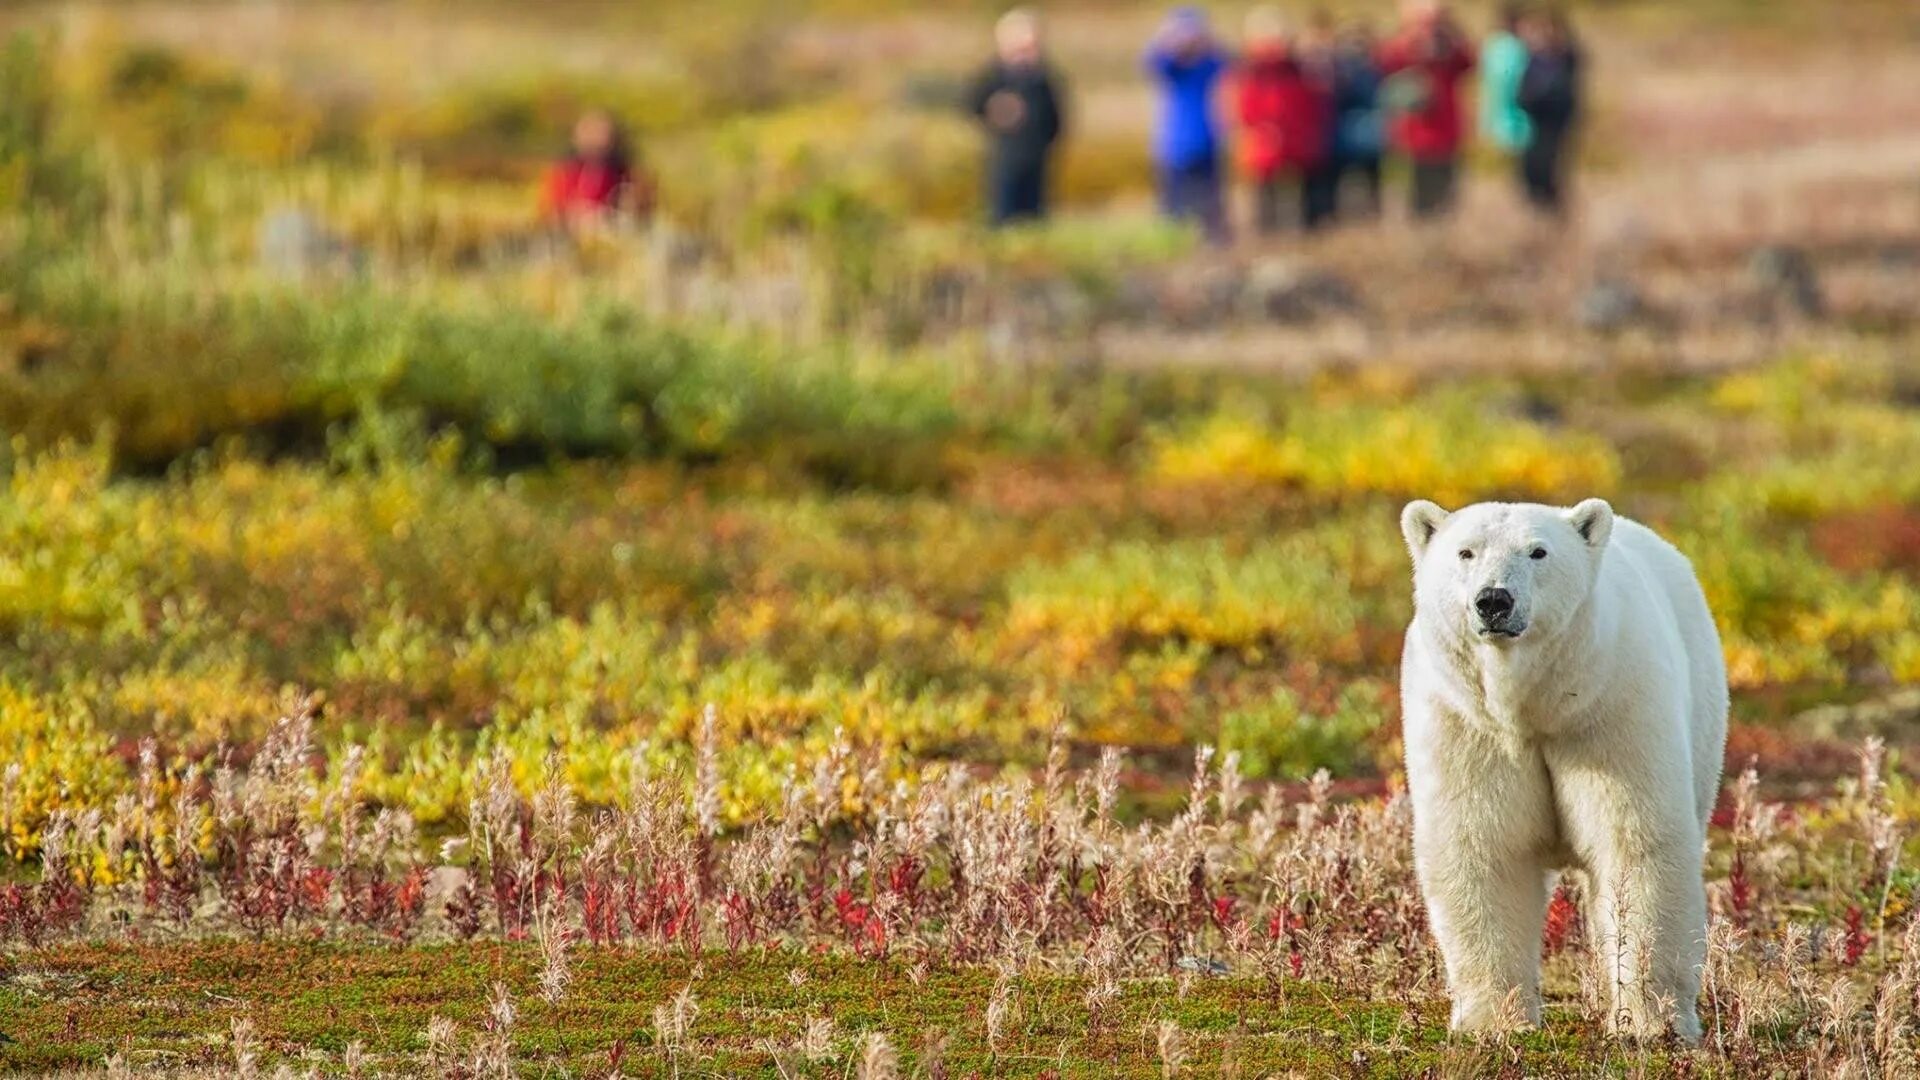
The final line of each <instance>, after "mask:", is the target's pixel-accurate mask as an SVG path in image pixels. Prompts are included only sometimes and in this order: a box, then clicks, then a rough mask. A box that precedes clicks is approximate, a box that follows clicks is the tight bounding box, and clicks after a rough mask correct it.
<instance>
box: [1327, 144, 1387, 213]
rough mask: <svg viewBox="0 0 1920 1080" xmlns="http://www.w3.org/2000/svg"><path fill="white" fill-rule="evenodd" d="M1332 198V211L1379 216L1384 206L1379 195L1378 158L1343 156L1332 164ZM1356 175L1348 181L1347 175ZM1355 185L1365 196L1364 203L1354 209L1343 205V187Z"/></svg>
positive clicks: (1344, 192) (1344, 193)
mask: <svg viewBox="0 0 1920 1080" xmlns="http://www.w3.org/2000/svg"><path fill="white" fill-rule="evenodd" d="M1333 169H1334V175H1333V199H1334V204H1333V208H1334V212H1335V213H1336V214H1340V215H1344V216H1348V217H1354V216H1357V217H1379V216H1380V210H1381V208H1382V207H1383V206H1385V205H1386V204H1385V202H1384V201H1383V199H1382V196H1381V193H1380V191H1381V186H1380V159H1379V158H1377V157H1364V158H1343V159H1341V160H1339V161H1338V162H1336V163H1335V164H1334V167H1333ZM1355 176H1357V177H1358V178H1359V179H1358V181H1357V182H1355V183H1349V182H1348V178H1349V177H1355ZM1355 186H1357V187H1358V188H1359V189H1360V191H1361V192H1362V194H1363V195H1364V197H1365V200H1366V201H1365V203H1364V204H1363V205H1362V207H1361V208H1360V209H1359V210H1358V211H1355V210H1354V209H1353V208H1351V207H1349V206H1346V205H1343V200H1344V198H1345V195H1346V191H1345V189H1347V188H1349V187H1355Z"/></svg>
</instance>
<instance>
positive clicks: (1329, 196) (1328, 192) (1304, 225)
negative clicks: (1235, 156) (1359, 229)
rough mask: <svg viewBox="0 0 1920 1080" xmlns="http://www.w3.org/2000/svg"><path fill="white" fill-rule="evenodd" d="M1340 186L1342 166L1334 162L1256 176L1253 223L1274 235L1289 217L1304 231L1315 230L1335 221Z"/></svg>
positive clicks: (1258, 228)
mask: <svg viewBox="0 0 1920 1080" xmlns="http://www.w3.org/2000/svg"><path fill="white" fill-rule="evenodd" d="M1339 189H1340V169H1339V167H1338V166H1337V165H1335V164H1333V163H1332V162H1328V163H1326V164H1324V165H1318V166H1315V167H1314V168H1311V169H1307V170H1305V171H1302V172H1297V173H1285V174H1275V175H1273V176H1269V177H1265V178H1262V179H1259V180H1255V181H1254V187H1253V223H1254V227H1255V228H1256V229H1257V230H1258V231H1259V232H1260V233H1261V234H1262V235H1272V234H1273V233H1277V232H1279V231H1280V230H1281V229H1282V228H1284V227H1285V224H1286V219H1288V218H1289V217H1290V218H1292V219H1293V221H1294V222H1295V223H1296V224H1298V225H1299V227H1300V229H1301V230H1302V231H1304V232H1312V231H1313V230H1315V229H1318V228H1320V227H1321V226H1323V225H1327V224H1329V223H1331V222H1332V221H1333V215H1334V210H1335V206H1336V202H1337V199H1338V192H1339Z"/></svg>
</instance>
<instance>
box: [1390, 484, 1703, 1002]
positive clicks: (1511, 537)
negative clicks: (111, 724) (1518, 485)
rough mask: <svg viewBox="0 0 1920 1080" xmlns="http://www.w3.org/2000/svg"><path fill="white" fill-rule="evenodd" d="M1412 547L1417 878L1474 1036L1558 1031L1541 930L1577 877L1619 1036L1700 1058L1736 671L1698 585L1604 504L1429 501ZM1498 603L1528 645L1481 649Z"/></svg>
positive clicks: (1410, 717)
mask: <svg viewBox="0 0 1920 1080" xmlns="http://www.w3.org/2000/svg"><path fill="white" fill-rule="evenodd" d="M1401 531H1402V532H1403V533H1405V535H1406V538H1407V546H1408V548H1409V550H1410V551H1411V552H1412V555H1413V563H1414V575H1413V577H1414V617H1413V623H1412V625H1410V626H1409V627H1408V628H1407V641H1406V650H1405V653H1404V655H1403V657H1402V665H1401V687H1400V690H1401V700H1402V707H1403V712H1404V716H1405V725H1406V748H1407V786H1408V788H1409V790H1410V793H1411V795H1412V799H1413V814H1414V861H1415V865H1416V867H1417V869H1418V873H1419V877H1420V886H1421V890H1422V892H1423V893H1424V894H1425V896H1426V901H1427V911H1428V915H1429V917H1430V919H1431V922H1432V924H1433V932H1434V936H1435V938H1436V939H1437V940H1438V941H1439V944H1440V951H1441V954H1442V956H1443V957H1444V959H1445V961H1446V968H1447V983H1448V987H1449V989H1450V991H1451V993H1452V997H1453V1027H1454V1029H1455V1030H1484V1029H1489V1028H1502V1027H1510V1026H1514V1025H1517V1024H1528V1023H1530V1024H1538V1023H1539V1021H1540V937H1541V926H1542V922H1543V920H1544V917H1545V907H1546V900H1547V895H1548V889H1549V886H1550V882H1551V877H1552V874H1553V872H1554V871H1555V870H1557V869H1561V868H1567V869H1572V870H1575V871H1582V872H1584V875H1585V878H1586V881H1587V889H1586V892H1587V897H1588V904H1587V917H1588V926H1589V929H1590V932H1591V940H1590V944H1591V946H1592V948H1593V950H1594V955H1595V958H1596V960H1597V962H1599V963H1600V965H1601V970H1602V972H1603V973H1604V975H1605V977H1606V981H1607V982H1608V983H1609V984H1610V986H1611V990H1612V995H1613V1003H1612V1007H1611V1009H1610V1010H1609V1013H1610V1015H1611V1016H1612V1018H1613V1019H1614V1020H1615V1021H1616V1023H1617V1024H1620V1025H1624V1026H1625V1027H1626V1028H1627V1030H1628V1031H1629V1033H1631V1034H1634V1035H1637V1036H1642V1037H1646V1036H1651V1035H1655V1034H1657V1033H1659V1032H1660V1031H1661V1030H1663V1029H1664V1028H1666V1027H1668V1026H1671V1027H1672V1029H1673V1030H1674V1031H1675V1032H1676V1033H1678V1034H1679V1035H1680V1036H1681V1037H1682V1038H1684V1039H1688V1040H1697V1039H1698V1038H1699V1035H1700V1021H1699V1019H1698V1017H1697V1014H1696V1012H1695V999H1696V997H1697V996H1698V994H1699V989H1700V967H1701V963H1702V961H1703V959H1704V957H1705V952H1706V929H1707V907H1706V894H1705V887H1704V884H1703V882H1702V866H1701V862H1702V857H1703V854H1704V851H1705V846H1706V827H1707V819H1708V818H1709V817H1710V816H1711V814H1712V813H1713V804H1714V799H1715V796H1716V793H1717V792H1718V790H1719V786H1720V766H1721V757H1722V754H1723V753H1724V750H1725V743H1726V731H1727V674H1726V664H1725V661H1724V659H1723V657H1722V654H1721V651H1720V638H1719V634H1718V633H1717V632H1716V631H1715V630H1714V625H1713V617H1712V615H1711V614H1710V613H1709V612H1708V611H1707V602H1706V597H1705V596H1704V595H1703V594H1702V593H1701V591H1700V584H1699V581H1698V579H1697V578H1696V577H1695V576H1694V573H1693V567H1692V566H1691V565H1690V564H1689V563H1688V562H1687V560H1686V557H1685V556H1683V555H1681V554H1680V553H1679V552H1678V551H1676V550H1674V548H1673V547H1672V545H1670V544H1668V543H1667V542H1666V541H1664V540H1662V539H1661V538H1660V537H1659V536H1657V535H1655V534H1654V533H1653V532H1652V530H1650V529H1647V528H1646V527H1645V526H1642V525H1639V524H1637V523H1635V522H1632V521H1629V520H1627V519H1625V518H1616V517H1615V516H1614V514H1613V510H1612V508H1611V507H1609V506H1608V505H1607V504H1606V503H1604V502H1602V501H1601V500H1599V499H1589V500H1587V501H1586V502H1583V503H1581V504H1580V505H1579V506H1577V507H1574V508H1573V509H1571V510H1565V509H1561V508H1559V507H1550V506H1539V505H1534V504H1520V503H1482V504H1479V505H1476V506H1470V507H1467V508H1466V509H1464V510H1461V511H1459V512H1458V513H1453V514H1449V513H1447V512H1446V511H1444V510H1442V509H1441V508H1440V507H1438V506H1435V505H1434V504H1433V503H1430V502H1415V503H1411V504H1409V505H1408V506H1407V508H1406V510H1405V511H1404V512H1403V513H1402V514H1401ZM1535 550H1542V551H1544V552H1545V557H1544V558H1539V559H1536V558H1533V557H1532V556H1533V553H1534V552H1535ZM1462 551H1466V552H1470V553H1471V558H1470V559H1463V558H1462V557H1461V555H1460V553H1461V552H1462ZM1488 587H1498V588H1504V589H1506V590H1508V592H1509V593H1510V594H1511V595H1512V597H1513V600H1514V616H1513V625H1519V624H1520V623H1524V624H1525V629H1524V630H1523V631H1521V632H1520V633H1519V634H1518V636H1515V637H1499V636H1491V635H1488V634H1483V633H1481V627H1482V625H1483V622H1482V620H1481V619H1480V616H1479V614H1478V613H1477V612H1476V610H1475V607H1474V599H1475V596H1476V595H1477V594H1478V593H1479V592H1480V590H1481V589H1483V588H1488Z"/></svg>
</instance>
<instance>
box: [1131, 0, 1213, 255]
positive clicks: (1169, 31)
mask: <svg viewBox="0 0 1920 1080" xmlns="http://www.w3.org/2000/svg"><path fill="white" fill-rule="evenodd" d="M1146 67H1147V71H1148V72H1149V73H1150V74H1151V75H1152V76H1153V78H1154V79H1155V80H1156V81H1157V82H1158V83H1159V88H1160V113H1159V122H1158V126H1157V127H1156V129H1155V132H1154V140H1153V157H1154V163H1155V165H1156V166H1157V167H1158V169H1159V172H1160V207H1161V210H1162V211H1163V212H1164V213H1165V214H1166V215H1167V216H1168V217H1170V218H1173V219H1175V220H1180V221H1196V222H1198V223H1199V224H1200V226H1201V227H1202V228H1203V229H1205V230H1206V233H1207V237H1208V239H1210V240H1212V241H1213V242H1214V243H1216V244H1218V243H1225V242H1226V240H1227V237H1228V230H1227V215H1226V205H1225V202H1224V200H1223V197H1222V195H1221V186H1220V181H1221V178H1220V137H1219V131H1218V128H1217V126H1216V125H1215V122H1214V117H1213V92H1214V87H1215V86H1216V85H1217V84H1218V83H1219V81H1220V76H1221V75H1222V74H1223V73H1224V72H1225V71H1226V69H1227V57H1226V54H1225V53H1224V52H1223V51H1222V50H1221V48H1220V45H1219V43H1218V42H1216V41H1215V40H1214V37H1213V31H1212V30H1211V29H1210V28H1209V27H1208V25H1207V17H1206V15H1205V14H1204V13H1202V12H1201V11H1200V10H1199V9H1198V8H1179V9H1177V10H1175V11H1174V12H1173V13H1172V14H1171V15H1169V16H1168V17H1167V19H1166V21H1165V22H1164V23H1163V24H1162V25H1161V27H1160V29H1159V31H1158V32H1157V33H1156V34H1155V35H1154V39H1153V43H1152V44H1151V45H1150V46H1149V47H1148V49H1147V55H1146Z"/></svg>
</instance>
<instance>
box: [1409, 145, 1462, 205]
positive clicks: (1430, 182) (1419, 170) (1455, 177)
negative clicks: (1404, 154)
mask: <svg viewBox="0 0 1920 1080" xmlns="http://www.w3.org/2000/svg"><path fill="white" fill-rule="evenodd" d="M1459 184H1460V163H1459V162H1458V161H1455V160H1454V159H1453V158H1444V159H1440V160H1435V161H1416V162H1414V163H1413V216H1414V217H1416V218H1436V217H1439V216H1440V215H1442V214H1445V213H1446V212H1447V211H1449V210H1452V209H1453V197H1454V193H1455V191H1456V189H1457V188H1458V187H1459Z"/></svg>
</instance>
